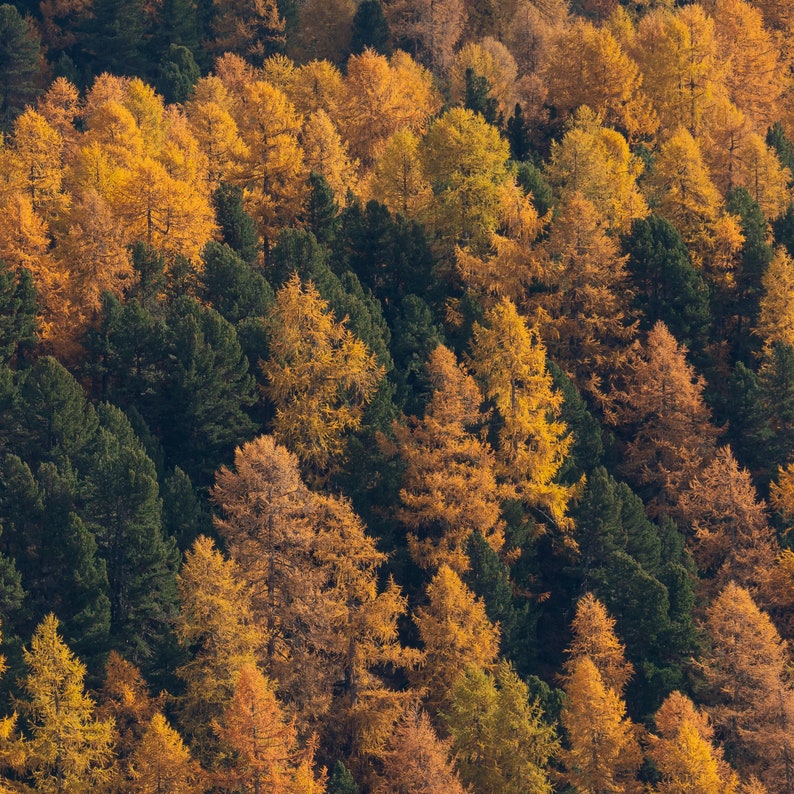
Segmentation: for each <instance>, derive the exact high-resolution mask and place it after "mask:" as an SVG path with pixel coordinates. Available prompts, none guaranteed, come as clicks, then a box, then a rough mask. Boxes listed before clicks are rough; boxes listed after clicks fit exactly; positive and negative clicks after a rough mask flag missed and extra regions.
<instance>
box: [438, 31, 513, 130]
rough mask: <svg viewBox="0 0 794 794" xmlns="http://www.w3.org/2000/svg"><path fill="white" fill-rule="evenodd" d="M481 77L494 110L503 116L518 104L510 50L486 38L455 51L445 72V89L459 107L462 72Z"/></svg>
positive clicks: (463, 93) (463, 83) (463, 80)
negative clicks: (495, 108)
mask: <svg viewBox="0 0 794 794" xmlns="http://www.w3.org/2000/svg"><path fill="white" fill-rule="evenodd" d="M469 69H471V71H472V73H473V74H474V75H475V77H484V78H485V79H486V80H487V81H488V85H489V86H490V91H489V95H490V96H491V97H493V99H495V100H496V103H497V108H498V110H499V112H500V113H501V114H503V115H504V116H505V117H507V116H508V115H509V114H511V113H512V112H513V108H514V107H515V104H516V102H517V101H518V88H517V84H516V81H517V79H518V67H517V66H516V62H515V60H514V59H513V56H512V55H511V54H510V50H508V49H507V47H505V45H504V44H502V43H501V42H500V41H497V40H496V39H493V38H491V37H490V36H487V37H486V38H484V39H483V40H482V41H481V42H477V43H474V42H472V43H469V44H465V45H464V46H463V47H461V48H460V50H458V52H457V53H456V55H455V57H454V59H453V61H452V66H451V68H450V71H449V90H450V95H451V97H452V99H453V101H454V102H457V103H458V104H461V105H462V104H463V101H464V99H465V98H466V72H467V71H468V70H469Z"/></svg>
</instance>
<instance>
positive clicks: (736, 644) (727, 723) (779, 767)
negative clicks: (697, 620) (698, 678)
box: [700, 582, 794, 794]
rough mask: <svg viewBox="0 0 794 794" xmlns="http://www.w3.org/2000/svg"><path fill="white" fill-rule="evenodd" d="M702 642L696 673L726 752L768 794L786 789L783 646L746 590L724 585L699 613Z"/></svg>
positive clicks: (788, 737) (793, 751)
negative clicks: (705, 645)
mask: <svg viewBox="0 0 794 794" xmlns="http://www.w3.org/2000/svg"><path fill="white" fill-rule="evenodd" d="M705 628H706V631H707V634H708V638H709V645H708V648H707V649H706V651H705V653H704V654H703V657H702V659H701V662H700V669H701V673H702V675H703V678H704V680H705V683H706V686H707V688H708V694H709V697H710V700H709V703H710V706H709V708H708V712H709V714H710V715H711V718H712V721H713V723H714V726H715V728H716V729H717V730H718V731H720V734H721V736H722V737H723V741H724V745H725V750H726V754H727V756H728V759H729V760H730V762H731V764H732V765H733V766H734V768H735V769H736V770H737V771H738V772H739V773H741V774H743V775H750V774H756V775H758V777H759V778H760V779H761V781H762V782H763V783H764V784H765V785H766V786H767V788H768V789H769V790H770V791H776V792H781V794H790V793H791V792H792V791H794V775H792V769H794V732H793V731H792V725H794V690H793V689H792V686H791V681H790V674H789V672H788V669H787V668H788V649H787V646H786V643H785V642H784V641H782V640H781V639H780V636H779V634H778V633H777V631H776V630H775V627H774V626H773V625H772V622H771V621H770V619H769V617H768V616H767V615H766V614H765V613H764V612H762V611H761V610H759V609H758V607H757V606H756V605H755V602H754V601H753V599H752V597H751V596H750V593H749V592H748V591H747V590H745V589H744V588H742V587H739V586H738V585H737V584H735V583H733V582H731V583H729V584H728V585H727V586H726V587H725V589H724V590H723V591H722V592H721V593H720V594H719V595H718V596H717V598H715V599H714V601H713V602H712V603H711V605H710V606H709V608H708V610H707V611H706V624H705Z"/></svg>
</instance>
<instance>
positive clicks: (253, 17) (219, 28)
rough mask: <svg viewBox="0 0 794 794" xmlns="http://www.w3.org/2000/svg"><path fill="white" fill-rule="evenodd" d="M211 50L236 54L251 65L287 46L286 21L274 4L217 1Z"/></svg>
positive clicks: (255, 0)
mask: <svg viewBox="0 0 794 794" xmlns="http://www.w3.org/2000/svg"><path fill="white" fill-rule="evenodd" d="M214 5H215V6H216V8H215V9H214V10H215V13H214V14H213V15H212V20H213V24H212V33H213V36H214V38H213V41H212V43H211V44H212V47H213V49H214V50H215V51H216V52H219V53H224V52H236V53H238V54H240V55H242V56H244V57H245V58H247V59H249V60H250V61H251V62H252V63H255V64H258V65H259V64H261V63H262V61H263V60H264V58H266V57H267V56H268V55H270V54H271V53H272V52H273V50H274V49H275V48H277V47H279V46H281V45H283V43H284V20H283V19H282V18H281V16H280V15H279V10H278V6H277V4H276V2H275V0H215V3H214Z"/></svg>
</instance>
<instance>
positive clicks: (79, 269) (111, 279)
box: [54, 188, 134, 327]
mask: <svg viewBox="0 0 794 794" xmlns="http://www.w3.org/2000/svg"><path fill="white" fill-rule="evenodd" d="M64 226H65V227H66V228H65V230H64V231H61V230H59V231H58V233H57V234H56V237H55V250H54V256H55V259H56V261H57V262H58V266H59V268H60V269H61V270H62V272H68V273H69V281H68V293H69V301H70V303H71V304H72V305H73V306H74V312H75V317H74V318H73V321H74V322H75V324H76V325H78V326H80V327H83V326H85V325H86V324H87V323H88V322H89V321H90V320H91V319H92V317H93V316H94V314H95V313H96V312H97V311H98V310H99V308H100V306H101V303H102V300H101V299H102V295H103V293H105V292H112V293H113V294H114V295H116V297H118V298H121V296H122V295H123V294H124V292H125V291H126V290H127V288H128V287H129V286H130V284H131V283H132V279H133V275H134V274H133V268H132V259H131V255H130V250H129V247H128V242H129V240H128V238H126V237H125V236H124V234H123V232H122V230H121V229H120V228H119V226H118V224H117V222H116V218H115V217H114V215H113V213H112V212H111V210H110V207H109V206H108V204H107V202H106V201H105V200H104V199H103V198H102V196H101V195H100V194H99V192H98V191H96V190H95V189H94V188H87V189H86V190H85V191H84V192H83V193H82V195H81V196H80V197H79V198H77V199H76V200H75V201H74V203H73V204H72V205H71V206H70V207H69V211H68V212H67V213H66V214H65V215H64V217H63V218H62V219H61V229H63V227H64Z"/></svg>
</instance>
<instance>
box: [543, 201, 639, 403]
mask: <svg viewBox="0 0 794 794" xmlns="http://www.w3.org/2000/svg"><path fill="white" fill-rule="evenodd" d="M545 251H546V255H547V264H546V267H545V268H544V272H543V275H542V276H541V278H540V281H541V282H542V283H543V284H545V285H546V287H547V289H546V290H542V291H539V292H538V293H537V294H536V295H533V296H531V298H530V299H529V301H528V303H529V306H530V307H532V308H535V307H537V308H536V309H535V310H536V312H537V316H538V325H539V330H540V333H541V335H542V337H543V339H544V340H545V341H546V344H547V347H548V350H549V354H550V356H551V358H552V359H553V360H554V361H555V363H557V364H559V366H560V367H562V368H563V369H564V370H565V371H566V373H567V374H568V375H569V376H570V377H571V378H572V379H573V381H574V383H576V385H577V386H578V387H579V388H580V389H581V390H582V391H583V392H584V393H586V394H588V395H590V396H591V397H593V398H594V399H595V400H596V401H597V402H599V403H603V402H605V401H608V400H609V393H610V389H609V382H610V380H611V379H612V377H613V376H614V375H615V374H616V373H618V372H619V371H620V369H621V367H622V366H623V365H624V364H625V360H626V355H627V352H628V346H629V344H630V342H631V341H632V339H633V337H634V333H635V330H636V323H635V322H633V321H632V316H631V314H632V312H631V308H630V303H629V301H630V298H631V297H632V293H631V290H630V289H629V280H628V275H627V273H626V260H627V257H621V256H620V254H619V249H618V246H617V243H616V242H615V240H614V239H613V238H612V237H610V236H609V235H608V234H607V232H606V229H605V228H604V226H603V225H602V224H601V223H599V220H598V214H597V211H596V208H595V207H594V205H593V204H592V203H591V202H590V201H588V200H587V199H586V198H585V197H584V195H583V194H581V193H579V192H574V193H570V194H568V195H567V196H566V197H565V198H564V199H563V200H562V201H561V202H560V206H559V208H558V214H557V217H556V219H555V221H554V223H553V224H552V227H551V231H550V233H549V237H548V242H547V244H546V246H545Z"/></svg>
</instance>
